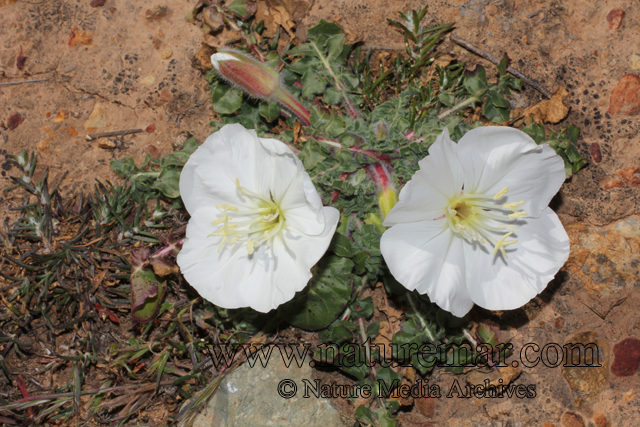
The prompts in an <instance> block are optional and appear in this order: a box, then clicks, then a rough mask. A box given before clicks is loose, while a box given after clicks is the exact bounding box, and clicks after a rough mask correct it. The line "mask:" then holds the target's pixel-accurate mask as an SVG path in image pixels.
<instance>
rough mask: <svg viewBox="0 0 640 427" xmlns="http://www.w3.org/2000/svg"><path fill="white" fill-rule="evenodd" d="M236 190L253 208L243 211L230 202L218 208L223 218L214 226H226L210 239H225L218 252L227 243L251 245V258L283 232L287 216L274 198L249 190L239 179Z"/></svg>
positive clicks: (214, 233)
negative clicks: (254, 251) (255, 249)
mask: <svg viewBox="0 0 640 427" xmlns="http://www.w3.org/2000/svg"><path fill="white" fill-rule="evenodd" d="M236 187H237V188H238V191H240V194H242V195H243V196H244V197H246V198H248V199H249V200H250V201H251V202H252V204H253V207H251V208H243V209H239V208H238V207H236V206H233V205H229V204H226V203H223V204H219V205H217V206H216V208H217V209H218V210H220V212H222V217H220V218H218V219H216V220H215V221H213V222H212V223H211V225H220V224H222V225H221V227H220V228H219V229H218V230H217V231H215V232H213V233H211V234H210V235H209V236H207V237H211V236H222V240H221V241H220V246H219V247H218V252H220V251H221V250H222V247H223V246H224V244H225V243H226V244H228V245H229V246H233V245H234V244H235V243H236V242H240V243H246V244H247V251H248V252H249V255H251V254H253V250H254V248H256V247H258V246H260V245H261V244H262V243H264V242H266V241H270V240H271V239H273V237H274V236H275V235H277V234H278V233H279V232H280V230H281V229H282V226H283V225H284V215H282V211H281V210H280V207H279V206H278V204H277V203H276V202H275V201H274V200H273V196H271V195H270V197H268V198H267V197H265V196H262V195H260V194H257V193H254V192H253V191H249V190H247V189H246V188H244V187H242V186H241V185H240V180H239V179H237V178H236Z"/></svg>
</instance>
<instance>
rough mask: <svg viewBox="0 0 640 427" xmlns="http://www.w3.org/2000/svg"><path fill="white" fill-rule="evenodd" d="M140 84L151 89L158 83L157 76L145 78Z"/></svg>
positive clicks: (151, 75)
mask: <svg viewBox="0 0 640 427" xmlns="http://www.w3.org/2000/svg"><path fill="white" fill-rule="evenodd" d="M140 83H141V84H143V85H145V86H147V87H151V86H153V85H154V84H155V83H156V76H154V75H153V74H149V75H148V76H146V77H145V78H143V79H142V80H141V81H140Z"/></svg>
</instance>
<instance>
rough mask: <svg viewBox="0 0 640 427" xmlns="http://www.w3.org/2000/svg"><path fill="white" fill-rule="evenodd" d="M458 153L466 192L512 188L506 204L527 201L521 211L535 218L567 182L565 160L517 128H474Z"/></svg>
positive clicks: (485, 191)
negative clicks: (565, 181)
mask: <svg viewBox="0 0 640 427" xmlns="http://www.w3.org/2000/svg"><path fill="white" fill-rule="evenodd" d="M457 154H458V158H459V159H460V163H461V164H462V167H463V169H464V173H465V183H464V187H465V188H464V191H465V193H466V192H471V193H480V194H487V195H490V196H493V195H494V194H496V193H498V192H499V191H500V190H502V189H503V188H504V187H508V188H509V191H508V193H507V195H506V197H505V198H504V203H508V202H518V201H520V200H523V201H525V204H524V205H523V206H522V207H521V209H522V210H524V211H526V212H528V213H529V215H530V216H533V217H537V216H539V215H540V213H541V212H542V211H543V210H544V208H546V207H547V206H548V205H549V202H550V201H551V198H552V197H553V196H554V195H555V194H556V193H557V192H558V190H559V189H560V186H561V185H562V183H563V182H564V180H565V171H564V161H563V160H562V158H561V157H560V156H559V155H557V154H556V152H555V151H554V150H553V149H552V148H551V147H549V146H548V145H546V144H544V145H537V144H536V143H535V142H534V141H533V139H531V137H529V135H527V134H526V133H524V132H522V131H520V130H518V129H514V128H509V127H497V126H486V127H482V128H476V129H472V130H470V131H469V132H467V133H466V134H465V135H464V136H463V137H462V138H461V139H460V141H459V142H458V152H457ZM429 157H431V156H429Z"/></svg>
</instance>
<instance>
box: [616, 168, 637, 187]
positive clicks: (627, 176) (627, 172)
mask: <svg viewBox="0 0 640 427" xmlns="http://www.w3.org/2000/svg"><path fill="white" fill-rule="evenodd" d="M616 175H618V176H619V177H620V178H622V179H624V180H625V181H627V184H629V185H630V186H631V187H638V186H640V167H638V166H636V165H633V166H631V167H628V168H624V169H620V170H617V171H616Z"/></svg>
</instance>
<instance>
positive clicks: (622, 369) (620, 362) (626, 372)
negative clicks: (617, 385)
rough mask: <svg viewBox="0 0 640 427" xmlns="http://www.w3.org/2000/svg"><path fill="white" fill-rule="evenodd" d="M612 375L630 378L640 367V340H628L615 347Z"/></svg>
mask: <svg viewBox="0 0 640 427" xmlns="http://www.w3.org/2000/svg"><path fill="white" fill-rule="evenodd" d="M613 356H614V359H613V364H612V365H611V373H612V374H614V375H615V376H617V377H628V376H631V375H633V374H635V373H636V371H637V370H638V368H639V367H640V340H638V339H636V338H626V339H624V340H622V341H620V342H619V343H618V344H616V345H614V346H613Z"/></svg>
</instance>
